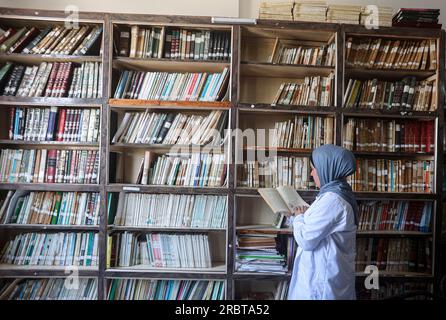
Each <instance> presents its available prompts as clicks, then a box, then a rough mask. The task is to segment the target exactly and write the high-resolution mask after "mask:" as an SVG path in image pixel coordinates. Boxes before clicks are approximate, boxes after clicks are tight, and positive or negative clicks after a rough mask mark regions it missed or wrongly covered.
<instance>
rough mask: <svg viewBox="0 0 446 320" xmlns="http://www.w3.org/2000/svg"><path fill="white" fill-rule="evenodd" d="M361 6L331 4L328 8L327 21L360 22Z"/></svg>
mask: <svg viewBox="0 0 446 320" xmlns="http://www.w3.org/2000/svg"><path fill="white" fill-rule="evenodd" d="M361 9H362V7H361V6H351V5H330V6H328V10H327V22H332V23H346V24H359V15H360V13H361Z"/></svg>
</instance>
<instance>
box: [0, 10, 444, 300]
mask: <svg viewBox="0 0 446 320" xmlns="http://www.w3.org/2000/svg"><path fill="white" fill-rule="evenodd" d="M64 18H65V13H64V12H63V11H51V10H31V9H10V8H0V22H1V21H2V19H3V20H5V19H20V20H23V21H26V22H29V23H30V24H31V23H33V22H38V23H40V24H42V23H57V22H59V23H60V22H61V21H63V19H64ZM79 18H80V22H85V23H99V24H102V25H103V52H102V55H101V56H97V57H96V56H94V57H91V56H79V57H74V56H67V57H65V56H44V55H43V56H39V55H28V56H26V57H25V56H24V55H10V56H6V55H0V61H6V60H8V59H9V60H11V61H19V62H22V63H25V64H26V63H35V62H38V61H73V62H77V63H81V62H84V61H101V62H102V68H103V69H102V71H103V91H102V98H101V99H73V98H42V97H39V98H21V97H0V108H6V107H8V106H30V107H33V106H50V105H55V106H65V107H76V108H101V132H100V140H99V143H98V144H95V145H94V146H93V145H90V146H85V147H94V148H96V149H99V151H100V163H99V168H100V170H99V183H98V184H97V185H75V184H71V185H62V184H8V183H5V184H0V190H3V191H5V190H34V191H84V192H99V193H100V195H101V198H102V199H107V195H108V193H110V192H121V191H126V192H127V191H128V192H147V193H178V194H214V195H225V196H227V197H228V212H227V223H228V224H227V228H226V229H225V230H219V231H216V232H226V235H225V236H226V242H227V246H226V247H227V248H226V252H225V254H226V271H225V273H224V274H215V273H212V272H211V273H209V272H202V273H200V272H197V273H193V274H190V275H189V274H187V273H178V272H167V273H162V272H153V271H137V272H126V271H123V270H114V269H107V268H106V258H107V253H106V249H107V236H108V234H109V233H110V232H120V231H122V230H124V229H125V228H127V227H114V226H108V225H107V204H106V201H101V205H100V224H99V226H94V227H88V228H87V229H88V230H92V231H93V230H94V231H95V232H98V233H99V246H100V248H99V266H98V268H97V270H94V271H90V270H86V271H83V273H82V275H83V276H89V277H94V278H97V279H98V299H105V298H106V294H107V280H109V279H111V278H153V279H219V280H224V281H225V289H226V298H227V299H233V298H234V294H235V293H234V287H235V285H234V282H235V281H240V280H289V279H290V277H291V275H290V274H286V275H275V274H262V273H258V274H255V273H241V272H235V266H234V264H235V263H234V262H235V240H236V234H237V229H236V215H237V208H236V198H237V197H258V196H259V195H258V192H257V191H256V190H254V189H249V188H239V187H237V186H236V183H237V181H236V179H235V178H236V177H235V172H236V166H235V164H234V160H235V152H236V150H235V146H236V144H235V138H233V139H231V141H230V155H229V156H230V157H231V159H232V162H231V164H230V166H229V171H228V172H229V176H228V186H227V187H223V188H193V187H168V186H143V185H132V184H111V183H109V182H108V176H109V170H110V163H109V154H110V152H111V151H112V149H113V148H115V147H118V146H113V145H111V144H110V143H109V141H110V134H111V133H110V131H111V130H110V112H111V110H114V111H125V110H140V109H141V110H144V109H146V108H149V109H156V110H158V109H160V110H171V109H179V110H200V111H201V110H216V109H217V110H218V109H226V110H230V112H231V117H230V118H229V119H230V120H229V126H230V128H232V129H235V128H237V127H238V123H239V122H238V119H239V117H240V116H242V115H245V114H255V113H271V114H273V113H274V114H275V113H288V114H308V115H326V116H332V117H334V118H335V135H334V136H335V144H337V145H342V133H343V132H342V130H343V129H342V123H343V122H342V121H343V118H344V117H363V118H369V117H375V118H393V119H423V120H432V119H434V120H435V121H436V135H435V139H436V144H435V145H436V148H435V152H434V154H433V155H429V156H430V157H433V158H434V159H435V162H436V168H435V170H436V171H435V190H436V193H434V194H413V193H392V194H390V195H389V193H374V192H358V193H356V195H357V198H358V200H374V199H375V200H380V199H381V200H385V199H392V200H428V201H433V202H435V210H434V217H433V219H432V220H433V221H432V234H431V236H432V237H433V240H434V241H433V248H432V250H433V256H434V261H433V269H434V270H433V276H430V275H427V276H426V275H418V274H411V275H397V274H393V275H392V274H390V275H387V276H386V277H389V278H392V277H395V278H400V277H407V278H416V277H422V278H423V279H425V280H427V281H435V282H436V283H438V280H439V278H438V272H437V270H439V259H438V256H439V251H440V249H438V248H437V247H439V246H440V244H441V242H440V238H441V237H440V234H441V210H442V207H441V206H442V197H441V186H442V179H443V177H442V170H443V157H444V152H443V151H444V150H443V144H442V143H438V142H439V141H442V139H443V130H444V110H443V108H438V110H436V111H434V112H407V113H401V112H395V111H391V112H388V111H384V110H353V109H344V108H342V103H343V101H342V100H343V94H344V90H345V85H346V84H345V80H346V76H347V75H348V74H353V73H355V72H358V73H361V75H362V76H364V77H373V76H382V77H384V78H385V77H397V76H400V75H401V74H402V72H403V71H402V70H379V71H373V70H356V69H355V68H346V67H345V66H344V47H345V39H346V36H348V35H354V36H371V37H387V38H417V39H423V38H435V39H437V48H438V50H437V51H438V61H439V64H438V69H437V71H436V76H437V89H438V90H437V101H439V102H440V101H444V96H443V90H440V88H443V87H444V84H445V81H444V78H445V72H444V69H445V62H444V61H445V50H444V48H445V33H444V31H442V30H431V29H416V28H380V29H377V30H369V29H366V28H365V27H363V26H356V25H343V24H333V23H317V22H315V23H309V22H298V21H296V22H288V21H275V20H262V19H259V20H257V25H253V26H241V25H216V24H212V20H211V17H194V16H170V15H147V14H124V13H112V14H111V13H98V12H80V13H79ZM113 24H126V25H133V24H138V25H165V26H184V27H190V28H195V27H208V28H211V29H225V30H231V34H232V37H231V45H232V52H231V59H230V61H229V62H226V61H225V62H221V61H188V60H185V61H181V60H170V59H134V58H121V57H116V58H113V51H112V49H113V43H112V41H113V36H112V32H113ZM243 28H245V29H247V30H248V31H249V32H250V33H252V34H253V35H256V34H257V35H262V36H270V35H274V34H281V35H289V34H291V35H292V34H297V33H301V32H303V33H305V34H306V35H307V36H308V37H310V38H311V34H312V33H313V34H315V35H316V36H315V37H316V38H318V40H319V41H323V40H324V39H325V38H326V36H325V35H326V34H327V33H332V34H335V42H336V58H335V66H334V67H320V66H309V67H307V68H303V66H294V65H268V64H262V63H251V62H246V63H245V62H242V61H241V57H240V51H241V46H242V29H243ZM124 66H125V67H127V66H133V67H135V68H137V69H138V70H140V69H141V70H147V69H151V68H153V69H157V68H159V69H160V70H162V69H163V68H168V69H169V68H178V69H179V70H188V69H190V70H207V68H208V69H209V70H217V69H221V68H224V67H225V66H230V69H231V75H230V82H229V86H230V99H229V100H230V101H229V102H194V101H191V102H184V101H148V100H130V99H113V98H112V96H113V92H112V88H111V86H112V71H113V68H114V67H116V68H122V67H124ZM246 68H248V69H251V70H248V73H250V72H252V73H253V74H256V73H258V72H260V73H263V74H266V73H269V72H270V71H271V72H276V71H275V70H277V72H279V73H283V74H282V75H281V76H283V75H287V74H290V73H295V72H301V73H302V75H303V74H304V73H305V72H307V71H311V72H314V71H316V72H321V73H326V72H328V71H333V72H334V73H335V88H334V90H335V92H334V93H335V94H334V97H335V98H334V100H335V101H334V106H332V107H307V106H284V105H271V104H266V103H263V104H258V103H254V104H251V103H240V96H241V88H240V87H241V86H240V81H241V79H240V78H241V77H240V75H241V70H243V69H245V70H244V71H246ZM169 70H170V69H169ZM259 70H260V71H259ZM411 74H414V75H416V76H418V77H420V78H421V77H425V76H431V75H432V72H431V71H413V70H412V71H411ZM438 105H441V103H438ZM0 144H1V145H2V147H3V146H4V145H9V144H15V145H16V146H21V145H24V146H28V147H29V146H33V145H35V146H34V147H38V146H39V144H38V143H31V142H29V143H28V142H23V143H21V142H14V143H12V142H8V141H4V140H2V141H0ZM54 145H57V144H54ZM61 145H62V144H61ZM73 146H78V147H80V146H81V145H80V144H76V143H73ZM67 147H68V146H67ZM121 147H125V148H132V147H133V146H121ZM283 152H286V151H283ZM380 156H385V155H384V154H381V155H380ZM396 156H398V155H396ZM400 156H401V155H400ZM300 193H301V194H302V196H303V197H304V198H307V199H312V198H314V197H315V195H316V194H317V191H315V190H308V191H303V192H300ZM45 228H46V230H49V229H61V230H65V229H67V230H70V229H73V230H77V229H82V227H81V226H9V225H6V226H0V230H4V229H12V230H14V229H17V230H18V231H20V229H23V230H42V231H43V230H45ZM128 228H131V227H128ZM140 229H141V230H143V229H147V228H140ZM192 232H193V231H192ZM212 232H214V231H212ZM364 235H365V234H364ZM381 235H382V234H381ZM367 236H375V235H374V234H372V233H369V234H367ZM386 236H387V235H386ZM392 236H393V234H392ZM399 236H406V235H404V234H401V235H399ZM407 236H417V237H418V236H420V237H423V236H428V235H427V234H426V235H421V234H417V235H415V234H408V235H407ZM0 276H1V277H37V276H42V277H56V276H65V275H64V273H63V271H60V270H58V269H55V268H51V267H50V268H46V269H44V270H36V269H35V268H30V269H26V270H17V269H14V268H5V269H2V270H0ZM358 277H360V275H358ZM437 289H438V287H437Z"/></svg>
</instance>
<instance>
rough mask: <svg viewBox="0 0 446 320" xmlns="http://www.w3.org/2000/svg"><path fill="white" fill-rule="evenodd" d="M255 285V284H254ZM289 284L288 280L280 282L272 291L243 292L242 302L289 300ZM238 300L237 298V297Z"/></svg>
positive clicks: (254, 290) (255, 290)
mask: <svg viewBox="0 0 446 320" xmlns="http://www.w3.org/2000/svg"><path fill="white" fill-rule="evenodd" d="M254 285H255V284H254ZM289 286H290V284H289V282H288V281H286V280H283V281H279V282H278V283H277V284H275V285H274V287H273V288H271V290H269V291H266V290H265V289H263V290H262V291H258V289H257V288H255V289H254V288H252V290H253V291H251V290H250V291H248V292H243V293H242V294H241V296H240V299H241V300H287V298H288V289H289ZM236 299H237V296H236Z"/></svg>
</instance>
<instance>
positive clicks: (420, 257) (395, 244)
mask: <svg viewBox="0 0 446 320" xmlns="http://www.w3.org/2000/svg"><path fill="white" fill-rule="evenodd" d="M431 245H432V244H431V240H428V239H416V238H400V239H398V238H361V239H358V242H357V245H356V247H357V255H356V270H357V271H358V272H363V271H364V269H365V267H366V266H368V265H375V266H377V267H378V269H379V270H382V271H389V272H401V273H403V272H405V273H407V272H417V273H426V274H428V273H430V272H431V270H432V265H431V261H432V254H431Z"/></svg>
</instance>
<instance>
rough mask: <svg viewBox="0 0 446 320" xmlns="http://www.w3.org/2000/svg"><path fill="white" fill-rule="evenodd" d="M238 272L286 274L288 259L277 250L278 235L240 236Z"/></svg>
mask: <svg viewBox="0 0 446 320" xmlns="http://www.w3.org/2000/svg"><path fill="white" fill-rule="evenodd" d="M235 263H236V270H237V271H243V272H268V273H276V274H285V273H286V272H287V266H286V258H285V256H284V255H283V254H281V253H280V252H279V251H278V250H277V246H276V235H248V234H244V235H239V236H238V237H237V252H236V261H235Z"/></svg>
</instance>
